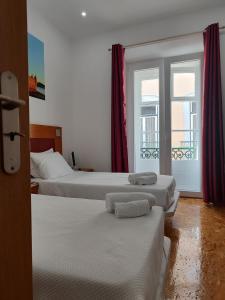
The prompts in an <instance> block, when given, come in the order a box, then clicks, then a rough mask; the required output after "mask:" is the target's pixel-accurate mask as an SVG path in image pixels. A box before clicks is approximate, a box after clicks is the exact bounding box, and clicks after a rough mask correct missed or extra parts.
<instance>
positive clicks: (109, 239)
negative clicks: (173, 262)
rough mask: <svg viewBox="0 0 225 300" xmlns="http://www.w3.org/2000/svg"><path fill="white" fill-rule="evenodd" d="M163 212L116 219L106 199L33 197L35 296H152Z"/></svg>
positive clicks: (113, 299) (94, 299)
mask: <svg viewBox="0 0 225 300" xmlns="http://www.w3.org/2000/svg"><path fill="white" fill-rule="evenodd" d="M163 215H164V213H163V210H162V208H160V207H154V208H153V209H152V211H151V213H150V216H145V217H140V218H135V219H117V218H116V217H115V216H114V215H112V214H108V213H107V212H106V211H105V209H104V203H103V202H102V201H90V200H86V199H77V201H74V199H71V198H61V197H53V196H41V195H32V235H33V237H32V239H33V288H34V300H53V299H54V300H62V299H66V300H71V299H76V300H90V299H91V300H106V299H107V300H147V299H148V300H151V299H152V300H153V299H155V298H156V294H157V287H158V286H159V279H160V269H161V262H162V260H163V242H164V237H163V232H164V216H163Z"/></svg>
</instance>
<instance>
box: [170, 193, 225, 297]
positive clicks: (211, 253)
mask: <svg viewBox="0 0 225 300" xmlns="http://www.w3.org/2000/svg"><path fill="white" fill-rule="evenodd" d="M165 232H166V233H165V235H166V236H168V237H169V238H170V239H171V241H172V249H171V256H170V263H169V270H168V271H169V272H168V278H167V284H166V299H203V300H208V299H215V300H217V299H218V300H225V209H224V208H223V209H222V208H214V207H208V206H206V205H205V204H204V203H203V201H202V200H200V199H184V198H183V199H181V200H180V202H179V205H178V209H177V212H176V214H175V216H174V217H173V218H168V219H167V220H166V224H165Z"/></svg>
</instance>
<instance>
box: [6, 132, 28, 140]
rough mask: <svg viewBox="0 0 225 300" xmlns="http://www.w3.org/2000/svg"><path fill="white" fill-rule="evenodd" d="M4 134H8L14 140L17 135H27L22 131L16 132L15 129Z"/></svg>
mask: <svg viewBox="0 0 225 300" xmlns="http://www.w3.org/2000/svg"><path fill="white" fill-rule="evenodd" d="M3 134H4V136H8V137H9V138H10V141H14V139H15V136H19V137H25V134H23V133H20V132H15V131H11V132H8V133H3Z"/></svg>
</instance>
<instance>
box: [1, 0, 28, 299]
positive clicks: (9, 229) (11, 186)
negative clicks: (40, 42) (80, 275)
mask: <svg viewBox="0 0 225 300" xmlns="http://www.w3.org/2000/svg"><path fill="white" fill-rule="evenodd" d="M0 43H1V48H0V73H2V72H4V71H8V70H9V71H11V72H12V73H14V74H15V75H16V77H17V78H18V86H19V98H20V99H23V100H25V102H26V105H25V106H24V107H22V108H20V115H19V121H20V131H21V132H22V133H24V134H25V137H24V138H20V140H21V145H20V153H21V155H20V157H21V168H20V170H19V171H18V172H17V173H16V174H13V175H8V174H6V173H5V172H4V171H3V159H2V157H3V141H2V131H3V130H2V122H0V124H1V125H0V299H3V300H15V299H17V300H20V299H22V300H27V299H29V300H30V299H32V253H31V200H30V178H29V117H28V116H29V107H28V74H27V20H26V1H25V0H19V1H18V0H1V1H0ZM0 115H1V117H0V119H2V113H0ZM11 121H12V120H9V122H11ZM16 138H19V137H16Z"/></svg>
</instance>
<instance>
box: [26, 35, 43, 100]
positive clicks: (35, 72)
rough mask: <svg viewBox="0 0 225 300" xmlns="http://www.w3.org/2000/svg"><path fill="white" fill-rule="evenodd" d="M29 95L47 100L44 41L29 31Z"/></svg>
mask: <svg viewBox="0 0 225 300" xmlns="http://www.w3.org/2000/svg"><path fill="white" fill-rule="evenodd" d="M28 66H29V78H28V84H29V96H31V97H34V98H38V99H41V100H45V72H44V43H43V42H42V41H40V40H39V39H38V38H36V37H35V36H33V35H32V34H30V33H28Z"/></svg>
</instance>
